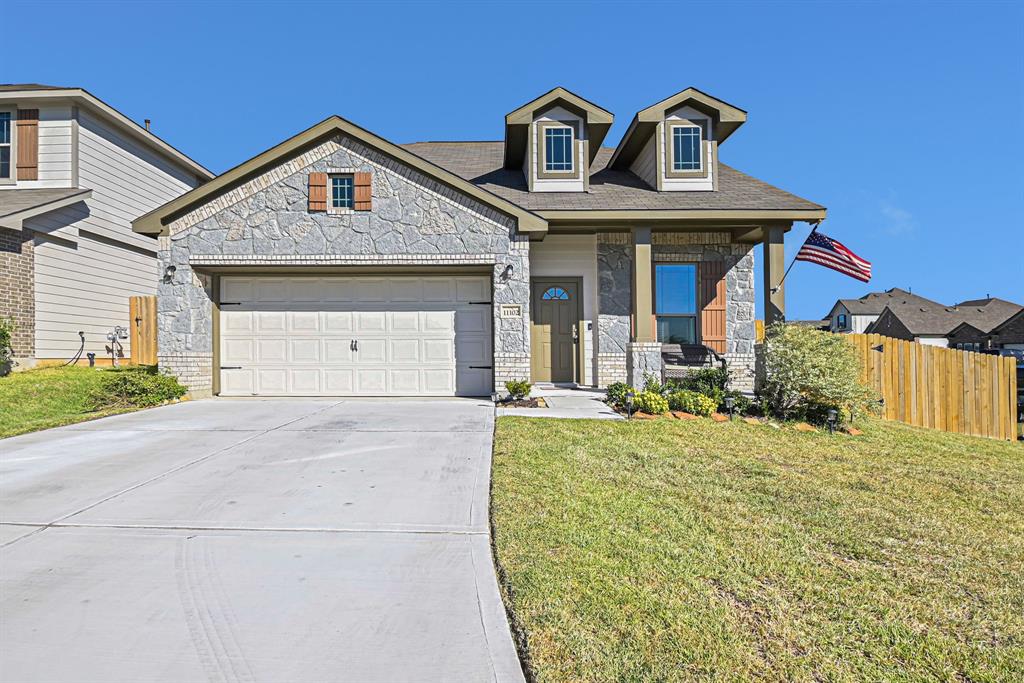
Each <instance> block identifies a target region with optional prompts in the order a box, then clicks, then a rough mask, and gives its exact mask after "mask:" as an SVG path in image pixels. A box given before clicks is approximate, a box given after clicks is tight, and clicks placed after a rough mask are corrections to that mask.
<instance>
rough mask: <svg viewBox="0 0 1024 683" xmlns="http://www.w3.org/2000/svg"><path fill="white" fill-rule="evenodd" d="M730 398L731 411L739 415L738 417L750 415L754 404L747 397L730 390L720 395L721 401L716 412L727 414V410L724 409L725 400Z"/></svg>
mask: <svg viewBox="0 0 1024 683" xmlns="http://www.w3.org/2000/svg"><path fill="white" fill-rule="evenodd" d="M730 396H731V397H732V400H733V404H732V409H733V410H734V411H735V412H736V413H737V414H739V415H746V414H748V413H750V412H751V411H752V410H753V407H754V402H753V401H752V400H751V399H750V398H749V397H748V396H744V395H743V394H742V393H741V392H739V391H732V390H730V391H727V392H725V393H724V394H723V395H722V400H721V401H719V402H718V411H719V412H721V413H726V412H728V410H726V407H725V399H726V398H727V397H730Z"/></svg>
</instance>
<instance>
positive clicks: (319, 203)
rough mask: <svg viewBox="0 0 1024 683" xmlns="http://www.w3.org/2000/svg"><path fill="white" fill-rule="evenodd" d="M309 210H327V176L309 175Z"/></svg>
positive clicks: (324, 174)
mask: <svg viewBox="0 0 1024 683" xmlns="http://www.w3.org/2000/svg"><path fill="white" fill-rule="evenodd" d="M309 210H310V211H326V210H327V174H326V173H310V174H309Z"/></svg>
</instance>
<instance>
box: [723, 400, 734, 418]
mask: <svg viewBox="0 0 1024 683" xmlns="http://www.w3.org/2000/svg"><path fill="white" fill-rule="evenodd" d="M735 406H736V398H735V397H733V396H726V397H725V409H726V410H727V411H729V419H730V420H731V419H733V418H734V417H735V415H734V413H733V408H734V407H735Z"/></svg>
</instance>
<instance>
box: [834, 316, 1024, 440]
mask: <svg viewBox="0 0 1024 683" xmlns="http://www.w3.org/2000/svg"><path fill="white" fill-rule="evenodd" d="M845 336H846V337H847V338H848V339H849V340H850V342H851V344H852V345H853V347H854V348H855V349H856V351H857V354H858V355H859V356H860V359H861V371H860V376H861V380H862V381H863V382H864V384H865V385H866V386H867V387H869V388H870V389H872V391H873V392H874V393H875V394H876V395H877V396H878V397H879V398H881V399H884V400H885V408H884V410H883V411H882V415H883V417H885V418H886V419H888V420H899V421H901V422H906V423H908V424H912V425H917V426H920V427H930V428H933V429H941V430H944V431H947V432H959V433H962V434H974V435H977V436H986V437H990V438H995V439H1010V440H1012V439H1014V438H1016V433H1017V427H1016V420H1017V367H1016V361H1015V360H1014V359H1013V358H1001V357H998V356H993V355H990V354H983V353H974V352H969V351H958V350H956V349H947V348H943V347H938V346H926V345H924V344H918V343H915V342H909V341H906V340H902V339H893V338H890V337H883V336H881V335H878V334H848V335H845Z"/></svg>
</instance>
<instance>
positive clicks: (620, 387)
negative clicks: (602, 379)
mask: <svg viewBox="0 0 1024 683" xmlns="http://www.w3.org/2000/svg"><path fill="white" fill-rule="evenodd" d="M631 391H633V387H631V386H629V385H628V384H626V383H625V382H613V383H612V384H609V385H608V389H607V390H606V392H605V393H606V394H607V395H606V397H605V402H606V403H607V404H608V405H612V406H624V405H626V396H628V395H629V393H630V392H631Z"/></svg>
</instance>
